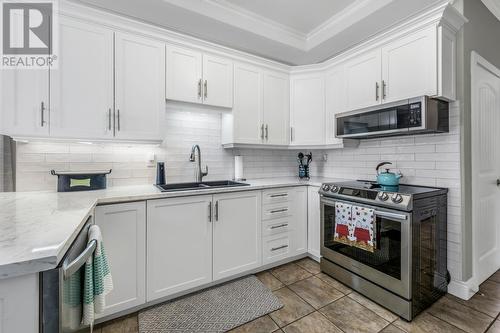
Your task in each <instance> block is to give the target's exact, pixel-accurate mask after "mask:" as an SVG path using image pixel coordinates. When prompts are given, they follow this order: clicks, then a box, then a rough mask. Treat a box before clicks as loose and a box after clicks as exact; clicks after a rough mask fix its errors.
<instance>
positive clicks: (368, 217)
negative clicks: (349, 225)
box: [352, 205, 376, 252]
mask: <svg viewBox="0 0 500 333" xmlns="http://www.w3.org/2000/svg"><path fill="white" fill-rule="evenodd" d="M352 221H353V224H354V237H355V241H354V242H353V244H352V245H353V246H355V247H357V248H360V249H363V250H366V251H369V252H374V250H375V244H376V233H375V231H376V228H375V223H376V219H375V211H374V210H373V209H370V208H365V207H359V206H354V205H353V206H352Z"/></svg>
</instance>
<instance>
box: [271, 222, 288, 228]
mask: <svg viewBox="0 0 500 333" xmlns="http://www.w3.org/2000/svg"><path fill="white" fill-rule="evenodd" d="M284 227H288V223H283V224H280V225H273V226H272V227H271V229H279V228H284Z"/></svg>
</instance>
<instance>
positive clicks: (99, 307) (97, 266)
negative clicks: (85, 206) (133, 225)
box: [82, 225, 113, 327]
mask: <svg viewBox="0 0 500 333" xmlns="http://www.w3.org/2000/svg"><path fill="white" fill-rule="evenodd" d="M93 240H96V241H97V247H96V249H95V252H94V254H93V255H92V256H90V257H89V258H88V259H87V262H86V263H85V277H84V279H85V281H84V285H83V316H82V324H84V325H90V326H91V327H92V326H93V323H94V318H95V314H98V313H102V312H103V311H104V307H105V297H106V295H107V294H108V293H109V292H110V291H111V290H113V280H112V278H111V272H110V270H109V265H108V259H107V257H106V253H105V252H104V246H103V245H102V235H101V229H99V227H98V226H96V225H92V226H91V227H90V228H89V235H88V243H90V242H91V241H93Z"/></svg>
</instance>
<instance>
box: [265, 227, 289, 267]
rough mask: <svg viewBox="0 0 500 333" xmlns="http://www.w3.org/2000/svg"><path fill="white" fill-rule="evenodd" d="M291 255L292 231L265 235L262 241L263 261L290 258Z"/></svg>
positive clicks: (270, 261)
mask: <svg viewBox="0 0 500 333" xmlns="http://www.w3.org/2000/svg"><path fill="white" fill-rule="evenodd" d="M289 256H290V233H285V234H282V235H276V236H268V237H265V238H264V240H263V242H262V257H263V258H262V262H263V264H270V263H272V262H275V261H278V260H282V259H285V258H288V257H289Z"/></svg>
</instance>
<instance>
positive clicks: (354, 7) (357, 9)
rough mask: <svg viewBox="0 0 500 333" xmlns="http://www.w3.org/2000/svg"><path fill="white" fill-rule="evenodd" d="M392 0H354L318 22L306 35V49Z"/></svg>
mask: <svg viewBox="0 0 500 333" xmlns="http://www.w3.org/2000/svg"><path fill="white" fill-rule="evenodd" d="M393 1H394V0H378V1H372V0H356V1H354V2H353V3H352V4H350V5H349V6H348V7H347V8H345V9H344V10H342V11H341V12H340V13H338V14H336V15H334V16H332V17H331V18H329V19H328V20H327V21H325V22H323V23H322V24H320V25H319V26H318V27H316V28H315V29H313V30H312V31H311V32H310V33H309V34H308V35H307V50H311V49H313V48H315V47H317V46H318V45H320V44H322V43H324V42H325V41H327V40H328V39H330V38H332V37H333V36H335V35H336V34H338V33H339V32H341V31H343V30H345V29H346V28H348V27H350V26H352V25H354V24H355V23H357V22H359V21H361V20H362V19H364V18H366V17H367V16H369V15H371V14H373V13H374V12H375V11H377V10H379V9H381V8H383V7H385V6H387V5H388V4H390V3H391V2H393Z"/></svg>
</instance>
